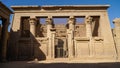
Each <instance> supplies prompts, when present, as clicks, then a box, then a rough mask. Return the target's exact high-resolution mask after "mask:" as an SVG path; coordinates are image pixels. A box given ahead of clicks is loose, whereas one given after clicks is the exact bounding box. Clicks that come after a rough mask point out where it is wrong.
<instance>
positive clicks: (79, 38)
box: [75, 37, 90, 41]
mask: <svg viewBox="0 0 120 68" xmlns="http://www.w3.org/2000/svg"><path fill="white" fill-rule="evenodd" d="M75 40H76V41H89V40H90V38H88V37H76V38H75Z"/></svg>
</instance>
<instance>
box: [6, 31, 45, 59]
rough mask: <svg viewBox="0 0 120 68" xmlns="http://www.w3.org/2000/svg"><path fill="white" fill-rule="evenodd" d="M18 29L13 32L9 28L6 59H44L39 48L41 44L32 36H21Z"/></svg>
mask: <svg viewBox="0 0 120 68" xmlns="http://www.w3.org/2000/svg"><path fill="white" fill-rule="evenodd" d="M19 33H20V31H17V32H13V31H12V30H11V33H10V38H9V45H8V48H7V59H8V60H9V61H11V60H14V61H15V60H21V61H26V60H45V59H46V55H45V54H44V52H43V51H42V50H41V49H40V47H41V44H40V43H39V42H38V40H36V38H35V37H34V36H32V38H31V36H30V37H21V36H19ZM31 35H32V34H31Z"/></svg>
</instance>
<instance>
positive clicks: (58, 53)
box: [53, 17, 68, 58]
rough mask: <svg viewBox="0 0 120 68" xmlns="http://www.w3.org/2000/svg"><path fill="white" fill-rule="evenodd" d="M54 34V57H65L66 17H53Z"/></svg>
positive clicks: (66, 48)
mask: <svg viewBox="0 0 120 68" xmlns="http://www.w3.org/2000/svg"><path fill="white" fill-rule="evenodd" d="M53 21H54V28H55V29H56V36H55V58H67V57H68V55H67V54H68V53H67V52H68V46H67V28H66V24H67V21H68V17H54V18H53Z"/></svg>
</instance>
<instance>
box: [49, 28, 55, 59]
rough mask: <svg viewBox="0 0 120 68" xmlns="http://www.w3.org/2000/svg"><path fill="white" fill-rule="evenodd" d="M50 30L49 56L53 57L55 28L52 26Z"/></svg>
mask: <svg viewBox="0 0 120 68" xmlns="http://www.w3.org/2000/svg"><path fill="white" fill-rule="evenodd" d="M50 30H51V58H52V59H54V58H55V31H56V29H54V28H52V29H50Z"/></svg>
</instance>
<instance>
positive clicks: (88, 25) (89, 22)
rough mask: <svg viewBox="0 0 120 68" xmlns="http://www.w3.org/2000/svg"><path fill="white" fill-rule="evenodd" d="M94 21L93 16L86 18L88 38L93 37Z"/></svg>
mask: <svg viewBox="0 0 120 68" xmlns="http://www.w3.org/2000/svg"><path fill="white" fill-rule="evenodd" d="M92 20H93V18H92V17H91V16H88V17H86V21H85V24H86V36H87V37H92V28H91V27H92V26H91V24H92Z"/></svg>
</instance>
